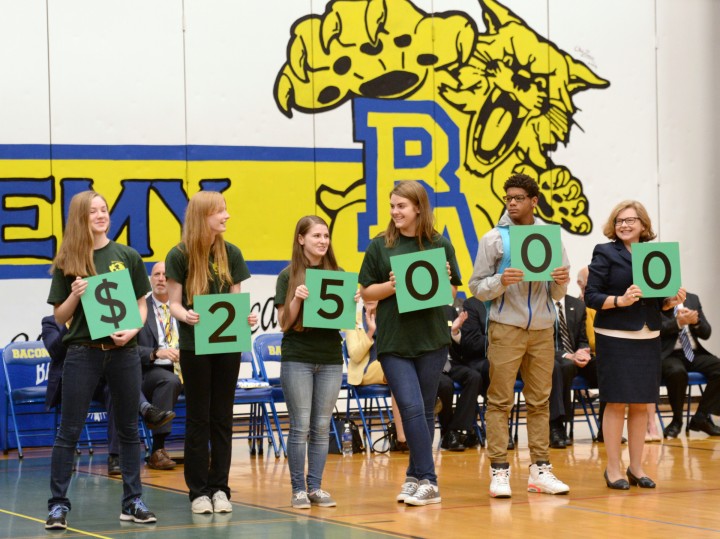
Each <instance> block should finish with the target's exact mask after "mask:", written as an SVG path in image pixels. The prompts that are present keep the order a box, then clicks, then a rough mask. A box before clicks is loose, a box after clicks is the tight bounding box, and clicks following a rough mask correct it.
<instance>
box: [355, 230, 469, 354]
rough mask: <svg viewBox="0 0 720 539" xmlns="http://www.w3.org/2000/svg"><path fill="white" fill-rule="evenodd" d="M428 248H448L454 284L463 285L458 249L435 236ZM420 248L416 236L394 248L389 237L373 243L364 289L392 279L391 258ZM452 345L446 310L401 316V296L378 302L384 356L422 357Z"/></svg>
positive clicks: (363, 274)
mask: <svg viewBox="0 0 720 539" xmlns="http://www.w3.org/2000/svg"><path fill="white" fill-rule="evenodd" d="M423 247H424V248H425V249H426V250H427V249H437V248H443V249H445V255H446V258H447V261H448V262H450V283H451V284H453V285H456V286H459V285H461V284H462V282H461V281H460V277H459V275H460V273H459V271H458V265H457V260H456V259H455V249H454V248H453V246H452V244H451V243H450V241H449V240H448V239H447V238H445V237H443V236H440V235H438V236H435V238H434V240H433V241H432V242H430V241H427V240H424V241H423ZM419 250H420V249H419V247H418V243H417V239H416V238H415V237H412V238H410V237H407V236H400V237H399V238H398V240H397V242H396V243H395V246H394V247H392V248H387V247H385V238H384V237H382V236H378V237H376V238H375V239H373V240H372V242H370V245H369V247H368V249H367V251H365V258H364V259H363V263H362V266H361V268H360V276H359V278H358V280H359V281H360V284H361V285H362V286H363V287H366V288H367V287H368V286H370V285H373V284H382V283H385V282H387V281H389V280H390V271H391V267H390V257H391V256H397V255H404V254H407V253H416V252H418V251H419ZM449 344H450V332H449V331H448V323H447V316H446V315H445V310H444V309H443V307H433V308H430V309H423V310H421V311H412V312H409V313H402V314H401V313H400V312H399V311H398V305H397V296H396V295H395V294H392V295H391V296H389V297H387V298H385V299H384V300H382V301H380V303H378V308H377V350H378V356H379V355H381V354H394V355H397V356H400V357H408V358H412V357H418V356H421V355H423V354H426V353H428V352H432V351H433V350H437V349H439V348H442V347H443V346H447V345H449Z"/></svg>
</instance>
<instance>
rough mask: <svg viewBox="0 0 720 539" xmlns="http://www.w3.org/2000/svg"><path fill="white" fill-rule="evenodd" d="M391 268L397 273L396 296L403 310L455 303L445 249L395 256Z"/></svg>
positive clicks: (399, 307) (399, 306)
mask: <svg viewBox="0 0 720 539" xmlns="http://www.w3.org/2000/svg"><path fill="white" fill-rule="evenodd" d="M390 267H391V268H392V271H393V273H394V274H395V295H396V296H397V304H398V311H400V312H401V313H408V312H411V311H420V310H422V309H429V308H431V307H441V306H443V305H450V304H451V303H452V301H453V297H452V286H450V277H449V276H448V272H447V257H446V254H445V249H428V250H427V251H418V252H416V253H408V254H405V255H396V256H392V257H390Z"/></svg>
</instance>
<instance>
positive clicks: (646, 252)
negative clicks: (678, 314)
mask: <svg viewBox="0 0 720 539" xmlns="http://www.w3.org/2000/svg"><path fill="white" fill-rule="evenodd" d="M632 272H633V283H634V284H636V285H637V286H639V287H640V290H642V295H643V297H644V298H667V297H671V296H674V295H675V294H677V292H678V290H679V289H680V284H681V283H682V280H681V277H680V244H679V243H678V242H676V241H665V242H662V241H659V242H648V243H645V242H643V243H633V246H632Z"/></svg>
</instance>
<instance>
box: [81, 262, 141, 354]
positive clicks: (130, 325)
mask: <svg viewBox="0 0 720 539" xmlns="http://www.w3.org/2000/svg"><path fill="white" fill-rule="evenodd" d="M85 280H86V281H87V283H88V287H87V289H85V293H84V294H83V295H82V296H80V299H81V301H82V306H83V309H84V311H85V319H86V320H87V324H88V328H89V329H90V337H91V338H92V339H93V340H96V339H101V338H102V337H107V336H108V335H111V334H112V333H115V332H116V331H122V330H125V329H137V328H141V327H142V325H143V323H142V319H141V318H140V310H139V309H138V302H137V298H136V297H135V289H134V288H133V285H132V281H131V280H130V272H129V271H128V270H126V269H124V270H121V271H111V272H109V273H103V274H102V275H93V276H92V277H87V278H86V279H85Z"/></svg>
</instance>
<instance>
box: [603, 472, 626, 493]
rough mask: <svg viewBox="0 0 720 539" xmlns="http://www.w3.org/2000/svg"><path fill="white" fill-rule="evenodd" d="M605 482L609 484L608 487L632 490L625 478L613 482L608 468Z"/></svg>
mask: <svg viewBox="0 0 720 539" xmlns="http://www.w3.org/2000/svg"><path fill="white" fill-rule="evenodd" d="M605 483H606V484H607V486H608V488H612V489H615V490H630V484H629V483H628V482H627V481H625V480H624V479H618V480H617V481H613V482H612V483H611V482H610V479H609V478H608V474H607V470H605Z"/></svg>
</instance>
